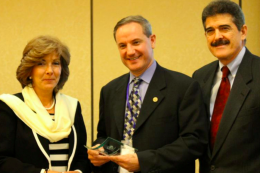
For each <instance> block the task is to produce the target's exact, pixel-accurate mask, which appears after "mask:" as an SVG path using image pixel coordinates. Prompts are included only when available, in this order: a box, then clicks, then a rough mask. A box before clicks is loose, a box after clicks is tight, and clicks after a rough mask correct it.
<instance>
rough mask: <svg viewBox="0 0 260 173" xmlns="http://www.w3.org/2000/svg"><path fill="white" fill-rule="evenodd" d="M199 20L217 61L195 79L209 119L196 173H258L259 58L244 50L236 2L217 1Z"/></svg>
mask: <svg viewBox="0 0 260 173" xmlns="http://www.w3.org/2000/svg"><path fill="white" fill-rule="evenodd" d="M202 21H203V25H204V29H205V36H206V39H207V44H208V47H209V50H210V51H211V53H212V54H213V55H214V56H215V57H217V58H218V60H217V61H214V62H212V63H210V64H208V65H206V66H204V67H202V68H200V69H199V70H197V71H195V72H194V74H193V78H194V79H196V80H198V81H199V83H200V85H201V88H202V91H203V98H204V102H205V104H206V108H207V112H208V115H209V117H208V118H209V120H211V128H210V134H211V135H210V144H211V145H209V147H208V152H207V153H206V154H205V155H204V156H203V157H202V158H201V159H200V163H201V165H200V172H201V173H209V172H212V173H213V172H214V173H256V172H259V170H260V154H259V153H258V152H259V151H260V133H259V132H260V125H259V122H260V59H259V57H257V56H255V55H253V54H251V53H250V52H249V50H248V49H247V48H246V47H245V42H246V35H247V26H246V25H245V19H244V14H243V12H242V10H241V9H240V7H239V6H238V5H237V4H236V3H234V2H232V1H227V0H219V1H213V2H211V3H210V4H209V5H208V6H206V7H205V8H204V10H203V13H202ZM222 67H223V68H222ZM226 72H227V77H225V76H226V75H225V73H226ZM222 73H223V75H222Z"/></svg>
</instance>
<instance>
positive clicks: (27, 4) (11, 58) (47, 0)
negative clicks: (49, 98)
mask: <svg viewBox="0 0 260 173" xmlns="http://www.w3.org/2000/svg"><path fill="white" fill-rule="evenodd" d="M0 26H1V27H0V47H1V49H0V61H1V63H0V69H1V73H0V94H2V93H17V92H20V91H21V86H20V83H19V82H18V81H17V80H16V69H17V67H18V65H19V63H20V59H21V58H22V51H23V49H24V47H25V45H26V44H27V42H28V41H29V40H31V39H32V38H34V37H36V36H38V35H53V36H56V37H58V38H60V39H61V41H63V42H65V43H66V44H67V45H68V46H69V48H70V51H71V64H70V72H71V74H70V77H69V81H68V82H67V83H66V84H65V86H64V89H63V90H62V92H63V93H65V94H68V95H71V96H73V97H76V98H78V99H79V101H80V103H81V105H82V113H83V115H84V119H85V123H86V126H87V127H88V129H90V125H91V123H90V122H91V121H90V111H91V110H90V108H91V107H90V0H37V1H35V0H9V1H7V0H1V1H0ZM88 136H91V131H90V130H88ZM89 141H90V140H89Z"/></svg>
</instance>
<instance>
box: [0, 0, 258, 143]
mask: <svg viewBox="0 0 260 173" xmlns="http://www.w3.org/2000/svg"><path fill="white" fill-rule="evenodd" d="M210 1H211V0H200V1H194V0H188V1H183V0H152V1H151V0H141V1H140V0H124V1H122V0H108V1H107V0H93V11H94V13H93V17H94V18H93V19H94V25H93V28H94V31H93V33H94V35H93V36H94V42H93V46H94V52H93V55H94V56H93V58H94V66H93V68H94V83H93V86H94V88H93V89H94V93H93V94H94V115H95V116H94V124H95V126H94V129H95V131H94V136H96V125H97V122H98V104H99V93H100V89H101V87H102V86H103V85H105V84H106V83H107V82H109V81H110V80H112V79H114V78H116V77H118V76H120V75H122V74H123V73H126V72H128V70H127V69H126V68H125V67H124V66H123V64H122V63H121V60H120V57H119V53H118V50H117V47H116V44H115V42H114V40H113V34H112V32H113V27H114V25H115V24H116V22H117V21H118V20H120V19H121V18H123V17H126V16H128V15H136V14H140V15H143V16H144V17H146V18H147V19H148V20H149V21H150V22H151V24H152V27H153V33H154V34H156V36H157V42H156V48H155V50H154V53H155V59H156V60H157V61H158V63H159V64H160V65H162V66H164V67H166V68H169V69H171V70H176V71H180V72H182V73H185V74H187V75H189V76H190V75H192V73H193V71H194V70H196V69H198V68H199V67H201V66H203V65H205V64H207V63H209V62H211V61H213V60H215V57H213V56H212V55H211V53H210V52H209V50H208V48H207V45H206V39H205V37H204V31H203V27H202V22H201V12H202V10H203V8H204V7H205V6H206V5H207V4H208V3H209V2H210ZM234 1H235V2H237V3H238V1H239V0H234ZM242 8H243V11H244V13H245V17H246V23H247V25H248V37H247V47H248V48H249V49H250V51H251V52H252V53H254V54H257V55H259V56H260V49H259V47H260V32H259V31H260V13H259V9H260V1H259V0H243V4H242ZM90 10H91V7H90V0H48V1H47V0H37V1H35V0H9V1H7V0H1V1H0V26H1V27H0V38H1V41H0V47H1V49H0V55H1V57H0V60H1V63H0V69H1V73H0V94H1V93H16V92H20V91H21V87H20V84H19V83H18V82H17V80H16V78H15V71H16V68H17V66H18V64H19V61H20V59H21V55H22V51H23V48H24V46H25V45H26V43H27V42H28V41H29V40H30V39H32V38H34V37H35V36H38V35H44V34H48V35H54V36H57V37H58V38H60V39H61V40H62V41H64V42H65V43H67V45H68V46H69V47H70V50H71V55H72V61H71V65H70V70H71V75H70V78H69V81H68V82H67V84H66V85H65V87H64V89H63V90H62V92H63V93H65V94H68V95H71V96H73V97H76V98H78V99H79V101H80V102H81V105H82V113H83V115H84V120H85V124H86V127H87V131H88V145H90V141H91V138H90V137H91V135H90V134H91V124H90V122H91V116H90V114H91V101H90V100H91V97H90V96H91V89H90V87H91V83H90V82H91V76H90V59H91V54H90V51H91V48H90V27H91V23H90Z"/></svg>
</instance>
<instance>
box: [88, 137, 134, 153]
mask: <svg viewBox="0 0 260 173" xmlns="http://www.w3.org/2000/svg"><path fill="white" fill-rule="evenodd" d="M87 148H88V149H91V150H99V153H100V154H101V155H105V156H114V155H120V153H121V149H123V148H129V149H131V150H133V151H134V152H136V151H137V149H135V148H133V147H131V146H128V145H126V144H124V143H122V142H119V141H118V140H116V139H113V138H110V137H108V138H107V139H106V140H105V141H104V142H103V143H102V144H100V145H99V146H97V147H87Z"/></svg>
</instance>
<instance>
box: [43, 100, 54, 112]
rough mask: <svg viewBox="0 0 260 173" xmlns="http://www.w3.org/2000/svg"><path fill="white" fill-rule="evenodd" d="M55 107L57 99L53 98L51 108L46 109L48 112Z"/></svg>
mask: <svg viewBox="0 0 260 173" xmlns="http://www.w3.org/2000/svg"><path fill="white" fill-rule="evenodd" d="M54 105H55V99H54V98H53V101H52V105H51V107H49V108H46V107H45V109H46V110H51V109H52V108H53V106H54Z"/></svg>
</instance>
